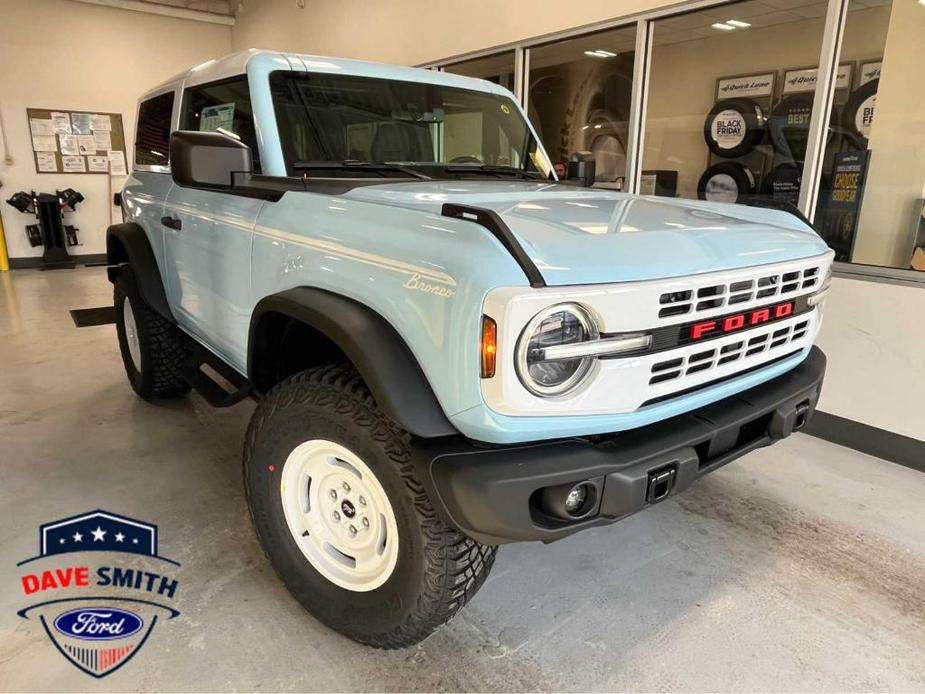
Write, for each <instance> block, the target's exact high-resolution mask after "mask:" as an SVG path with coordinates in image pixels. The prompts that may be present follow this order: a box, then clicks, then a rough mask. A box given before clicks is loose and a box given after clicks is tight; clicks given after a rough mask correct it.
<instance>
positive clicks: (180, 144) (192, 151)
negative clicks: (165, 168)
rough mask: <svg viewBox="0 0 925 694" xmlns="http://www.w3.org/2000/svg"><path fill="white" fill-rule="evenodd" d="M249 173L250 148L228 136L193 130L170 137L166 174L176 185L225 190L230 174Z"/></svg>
mask: <svg viewBox="0 0 925 694" xmlns="http://www.w3.org/2000/svg"><path fill="white" fill-rule="evenodd" d="M253 169H254V155H253V153H252V152H251V148H250V147H248V146H247V145H245V144H244V143H243V142H241V141H240V140H238V139H237V138H234V137H232V136H230V135H225V134H224V133H218V132H199V131H196V130H177V131H176V132H173V133H171V134H170V172H171V174H172V175H173V180H174V183H176V184H177V185H180V186H187V187H193V188H197V187H202V188H224V189H228V188H231V186H232V183H233V182H232V177H233V176H234V174H242V173H245V174H249V173H251V172H253Z"/></svg>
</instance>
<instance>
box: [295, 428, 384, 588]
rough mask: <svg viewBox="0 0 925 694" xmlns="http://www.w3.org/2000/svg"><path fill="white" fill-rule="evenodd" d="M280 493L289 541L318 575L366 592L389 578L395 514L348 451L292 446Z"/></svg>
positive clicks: (315, 444) (329, 445)
mask: <svg viewBox="0 0 925 694" xmlns="http://www.w3.org/2000/svg"><path fill="white" fill-rule="evenodd" d="M280 495H281V497H282V502H283V512H284V513H285V515H286V523H287V525H288V526H289V532H290V533H291V534H292V538H293V540H295V542H296V544H297V545H298V547H299V549H300V550H302V554H304V555H305V558H306V559H307V560H308V561H309V563H310V564H311V565H312V566H313V567H314V568H315V570H317V571H318V572H319V573H320V574H321V575H322V576H324V577H325V578H327V579H328V580H329V581H331V582H332V583H334V584H335V585H338V586H340V587H341V588H345V589H347V590H352V591H356V592H366V591H370V590H375V589H376V588H378V587H379V586H381V585H382V584H383V583H385V582H386V581H387V580H388V579H389V576H391V575H392V572H393V571H394V570H395V564H396V562H397V561H398V524H397V523H396V521H395V513H394V511H393V510H392V505H391V504H390V503H389V499H388V497H387V496H386V494H385V490H384V489H383V488H382V485H381V484H380V483H379V480H377V479H376V476H375V475H374V474H373V472H372V470H370V469H369V467H368V466H367V465H366V464H365V463H364V462H363V461H362V460H361V459H360V458H359V457H358V456H357V455H356V454H354V453H353V452H352V451H350V450H349V449H347V448H345V447H344V446H341V445H340V444H338V443H334V442H333V441H326V440H323V439H315V440H311V441H306V442H305V443H302V444H300V445H298V446H296V448H295V449H293V451H292V452H291V453H290V454H289V456H288V457H287V458H286V462H285V463H284V465H283V470H282V475H281V476H280Z"/></svg>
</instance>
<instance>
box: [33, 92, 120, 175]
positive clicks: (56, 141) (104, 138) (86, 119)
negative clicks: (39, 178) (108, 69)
mask: <svg viewBox="0 0 925 694" xmlns="http://www.w3.org/2000/svg"><path fill="white" fill-rule="evenodd" d="M26 117H27V120H28V124H29V132H30V134H31V136H32V156H33V158H34V160H35V171H36V173H77V174H111V175H113V176H124V175H126V174H127V173H128V171H127V169H126V151H125V130H124V129H123V127H122V114H120V113H102V112H88V111H69V110H67V109H47V108H27V109H26Z"/></svg>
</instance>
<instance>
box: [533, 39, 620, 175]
mask: <svg viewBox="0 0 925 694" xmlns="http://www.w3.org/2000/svg"><path fill="white" fill-rule="evenodd" d="M635 47H636V26H635V25H633V26H631V27H627V28H620V29H615V30H610V31H603V32H598V33H594V34H587V35H584V36H580V37H578V38H573V39H567V40H565V41H557V42H555V43H548V44H545V45H542V46H537V47H535V48H531V49H530V76H529V82H528V84H529V98H528V100H527V107H528V108H527V110H528V113H529V116H530V120H531V121H532V122H533V126H534V127H535V128H536V129H537V131H538V132H539V134H540V139H541V140H542V141H543V145H544V147H545V148H546V151H547V153H548V154H549V156H550V158H551V159H552V160H553V162H554V163H555V164H556V168H557V169H558V170H559V171H560V173H561V171H562V170H563V168H564V167H565V163H566V162H567V161H568V159H569V156H570V155H571V154H572V153H574V152H578V151H589V152H592V153H593V154H594V161H595V180H596V181H597V184H596V185H598V186H599V187H610V188H622V186H623V180H624V177H625V176H626V144H627V132H628V130H629V115H630V100H631V97H632V85H633V62H634V60H635Z"/></svg>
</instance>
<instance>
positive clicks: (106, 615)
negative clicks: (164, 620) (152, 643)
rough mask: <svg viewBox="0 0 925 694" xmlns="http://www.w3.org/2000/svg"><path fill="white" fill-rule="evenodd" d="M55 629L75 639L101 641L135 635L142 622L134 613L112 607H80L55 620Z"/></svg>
mask: <svg viewBox="0 0 925 694" xmlns="http://www.w3.org/2000/svg"><path fill="white" fill-rule="evenodd" d="M54 624H55V629H56V630H58V631H59V632H61V633H62V634H64V635H65V636H71V637H73V638H77V639H88V640H90V641H103V640H109V639H124V638H125V637H126V636H131V635H132V634H137V633H138V632H139V631H141V628H142V627H143V626H144V621H143V620H142V619H141V617H139V616H138V615H137V614H135V613H134V612H129V611H128V610H117V609H115V608H113V607H81V608H80V609H77V610H69V611H67V612H64V613H62V614H60V615H58V617H57V618H56V619H55V622H54Z"/></svg>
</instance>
